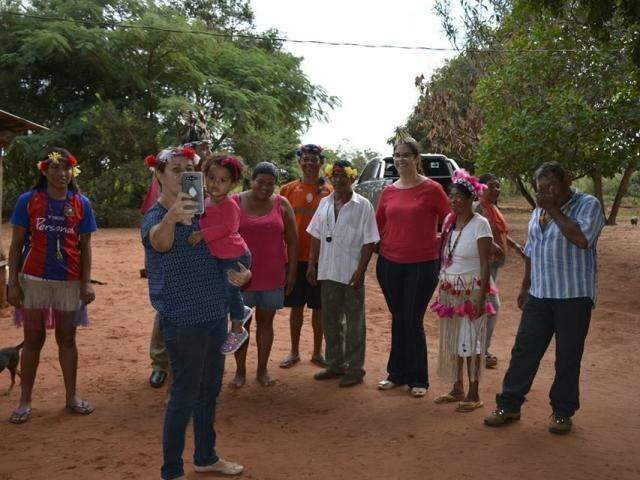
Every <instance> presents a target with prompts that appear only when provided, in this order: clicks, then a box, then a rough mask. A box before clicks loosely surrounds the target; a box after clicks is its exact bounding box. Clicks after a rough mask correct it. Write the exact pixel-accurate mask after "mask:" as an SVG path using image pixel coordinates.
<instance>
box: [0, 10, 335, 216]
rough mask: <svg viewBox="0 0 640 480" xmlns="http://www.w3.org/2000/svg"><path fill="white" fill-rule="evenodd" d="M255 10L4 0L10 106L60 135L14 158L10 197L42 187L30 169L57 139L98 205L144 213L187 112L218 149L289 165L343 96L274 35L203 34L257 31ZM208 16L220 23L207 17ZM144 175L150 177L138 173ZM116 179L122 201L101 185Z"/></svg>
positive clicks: (1, 73) (2, 91) (3, 88)
mask: <svg viewBox="0 0 640 480" xmlns="http://www.w3.org/2000/svg"><path fill="white" fill-rule="evenodd" d="M247 9H248V3H247V2H246V1H240V0H238V1H235V0H216V1H213V0H212V1H206V2H205V1H203V2H187V3H184V4H183V3H182V2H180V8H177V7H176V6H175V5H173V6H172V5H170V4H167V3H166V2H160V1H158V2H152V1H151V2H149V1H143V0H82V1H81V0H71V1H63V0H39V1H33V2H29V3H24V4H22V3H21V2H16V1H13V0H0V104H1V105H3V108H6V109H7V110H9V111H13V112H16V113H18V114H20V115H24V116H26V117H28V118H32V119H34V120H35V121H37V122H39V123H42V124H44V125H46V126H49V127H50V128H51V129H52V130H51V132H48V133H46V134H44V135H34V136H33V137H30V138H28V139H27V138H25V139H21V140H19V141H18V142H16V143H15V145H14V148H12V149H11V150H9V152H8V159H7V169H8V170H9V171H8V174H7V175H5V179H8V180H7V181H8V185H7V191H8V192H9V197H11V196H12V195H13V197H14V198H15V195H17V194H18V193H19V192H20V191H22V190H24V189H25V188H26V187H27V185H28V184H29V183H30V181H31V180H32V178H30V177H29V176H28V175H27V176H25V175H24V173H25V172H21V171H20V169H21V168H22V165H24V164H25V163H28V164H29V165H30V166H32V165H33V164H34V163H35V160H36V159H37V158H38V156H39V152H40V150H41V148H42V147H43V146H44V145H47V144H51V143H52V142H56V143H57V144H58V145H63V146H66V147H67V148H69V149H70V150H71V151H72V152H74V153H75V154H76V155H77V156H78V158H79V160H80V161H81V163H82V166H83V172H84V173H83V177H82V178H81V180H82V183H83V185H84V186H85V189H86V190H87V191H88V192H89V194H90V195H91V196H92V197H93V200H94V201H95V202H96V203H103V204H104V205H110V206H113V209H112V210H113V211H118V210H122V209H127V208H137V206H138V205H139V203H140V200H141V197H142V194H143V193H144V188H145V187H146V184H147V182H148V172H147V173H145V172H144V169H142V167H141V159H142V158H144V156H146V155H147V154H149V153H152V152H156V151H158V150H159V148H160V147H164V146H169V145H175V144H177V143H178V142H179V141H180V133H181V132H182V130H183V126H182V124H181V118H182V117H183V116H184V115H185V113H186V112H188V111H202V112H203V115H204V117H205V119H206V122H207V124H208V127H209V130H210V132H211V135H212V140H213V142H214V146H215V147H216V148H220V149H227V150H230V151H233V152H235V153H238V154H240V155H242V156H244V157H245V158H246V159H247V160H248V162H249V163H250V164H254V163H256V162H257V161H259V160H264V159H269V160H272V161H276V162H280V161H283V162H290V161H291V152H292V151H293V150H294V148H295V146H296V144H297V143H298V133H299V132H300V131H301V130H302V129H304V128H306V127H307V126H308V125H309V122H310V120H311V119H312V118H318V117H319V118H322V117H323V116H324V115H326V112H327V110H328V109H330V108H333V106H334V105H335V104H336V103H337V100H336V99H335V98H334V97H331V96H329V95H328V94H327V93H326V92H325V90H324V89H322V88H321V87H319V86H316V85H313V84H311V83H310V82H309V80H308V79H307V77H306V76H305V75H304V73H303V72H302V70H301V66H300V62H301V59H299V58H297V57H294V56H292V55H291V54H289V53H286V52H285V51H283V50H282V46H281V45H280V44H279V42H278V41H277V40H276V36H275V34H274V32H270V33H268V34H267V35H266V37H265V38H263V39H259V40H253V39H252V38H245V37H242V38H239V39H238V38H236V37H228V38H226V37H224V36H222V37H221V36H212V35H203V34H200V33H197V32H211V33H225V32H228V31H229V30H234V29H237V28H240V27H239V26H241V27H242V28H243V29H244V30H247V31H252V30H250V29H251V28H252V26H251V25H252V24H251V19H252V15H249V13H250V10H247ZM205 12H208V13H209V14H211V15H212V17H211V18H209V19H208V20H207V19H203V15H204V13H205ZM12 13H26V14H32V15H38V16H45V17H55V18H56V19H52V20H41V19H37V18H32V17H24V16H16V15H12ZM57 18H63V19H69V20H58V19H57ZM216 22H219V23H220V26H219V27H218V26H217V24H216ZM117 23H124V24H126V25H128V26H130V28H122V27H119V26H117V25H116V24H117ZM181 32H187V33H181ZM188 32H191V33H188ZM134 165H135V166H134ZM14 168H15V169H16V170H15V172H14V170H12V169H14ZM136 168H138V169H139V170H140V171H141V173H140V176H138V175H133V174H132V172H134V171H136ZM32 171H33V172H34V173H33V175H35V170H32ZM14 173H15V174H14ZM33 175H32V176H33ZM131 175H133V176H131ZM114 176H115V177H118V178H119V179H120V180H121V182H120V183H119V184H120V185H122V186H123V187H122V188H123V190H122V195H119V194H118V195H115V194H114V195H111V196H109V194H108V189H103V190H101V189H99V188H98V187H97V185H98V184H100V185H102V184H104V185H105V186H106V185H109V182H110V181H111V182H113V179H114ZM102 177H104V179H102ZM9 179H10V180H9ZM128 182H133V183H134V187H133V188H131V187H130V186H129V185H128ZM113 183H115V182H113ZM125 187H126V188H125ZM92 189H93V190H92ZM100 192H104V195H105V196H104V197H103V196H102V195H103V193H100ZM114 193H115V192H114ZM10 200H11V198H10ZM7 204H11V202H10V201H9V202H7ZM102 220H103V224H104V221H105V219H104V218H102ZM106 220H107V223H108V222H109V219H106Z"/></svg>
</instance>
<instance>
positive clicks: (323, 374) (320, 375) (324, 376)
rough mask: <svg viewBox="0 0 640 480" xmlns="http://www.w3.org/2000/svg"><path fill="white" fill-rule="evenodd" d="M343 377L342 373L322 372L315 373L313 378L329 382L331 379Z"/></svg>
mask: <svg viewBox="0 0 640 480" xmlns="http://www.w3.org/2000/svg"><path fill="white" fill-rule="evenodd" d="M343 375H344V373H343V372H334V371H333V370H328V369H327V370H323V371H321V372H318V373H316V374H315V375H314V376H313V378H315V379H316V380H331V379H332V378H340V377H342V376H343Z"/></svg>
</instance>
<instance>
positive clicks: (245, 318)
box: [241, 305, 254, 327]
mask: <svg viewBox="0 0 640 480" xmlns="http://www.w3.org/2000/svg"><path fill="white" fill-rule="evenodd" d="M253 310H254V309H253V308H249V307H247V306H246V305H245V306H244V315H243V316H242V318H241V322H242V326H243V327H244V324H245V323H247V322H248V321H249V319H250V318H251V316H252V315H253Z"/></svg>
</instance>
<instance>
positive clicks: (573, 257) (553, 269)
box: [524, 192, 604, 305]
mask: <svg viewBox="0 0 640 480" xmlns="http://www.w3.org/2000/svg"><path fill="white" fill-rule="evenodd" d="M541 213H542V209H541V208H536V209H535V210H534V211H533V214H532V215H531V220H530V221H529V234H528V238H527V245H526V246H525V249H524V252H525V254H526V255H527V257H529V258H530V259H531V289H530V290H529V293H530V294H531V295H533V296H534V297H537V298H579V297H589V298H591V299H592V300H593V303H594V305H595V302H596V295H597V283H598V266H597V253H596V245H597V243H598V237H599V236H600V232H601V231H602V228H603V227H604V215H603V214H602V207H601V205H600V202H599V201H598V200H597V199H596V198H595V197H593V196H591V195H587V194H584V193H580V192H574V193H573V196H572V197H571V199H570V200H569V205H568V208H567V210H566V211H565V215H567V216H568V217H569V218H571V219H572V220H574V221H576V222H577V223H578V225H579V226H580V229H581V230H582V233H583V234H584V236H585V237H586V239H587V242H588V247H587V248H585V249H582V248H579V247H577V246H576V245H574V244H573V243H571V242H570V241H569V240H568V239H567V237H565V236H564V235H563V234H562V232H561V231H560V228H558V225H556V223H555V222H554V221H553V220H551V219H550V221H549V223H548V224H547V226H546V228H545V230H544V232H543V231H542V228H540V215H541Z"/></svg>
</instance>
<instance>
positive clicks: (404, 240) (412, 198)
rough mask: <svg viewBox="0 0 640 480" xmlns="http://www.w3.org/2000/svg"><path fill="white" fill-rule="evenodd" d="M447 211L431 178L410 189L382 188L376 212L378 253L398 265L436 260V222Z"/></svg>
mask: <svg viewBox="0 0 640 480" xmlns="http://www.w3.org/2000/svg"><path fill="white" fill-rule="evenodd" d="M450 211H451V208H450V206H449V199H448V198H447V195H446V194H445V193H444V189H443V188H442V187H441V186H440V184H439V183H437V182H435V181H433V180H431V179H427V180H425V181H424V182H422V183H421V184H419V185H416V186H415V187H411V188H405V189H402V188H397V187H395V186H393V185H389V186H388V187H385V188H384V190H382V193H381V194H380V200H379V201H378V210H377V212H376V221H377V222H378V229H379V230H380V239H381V240H380V254H381V255H382V256H383V257H385V258H386V259H388V260H391V261H392V262H397V263H417V262H429V261H432V260H437V259H438V257H439V243H438V236H437V230H438V221H441V220H443V219H444V217H446V216H447V214H448V213H449V212H450Z"/></svg>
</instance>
